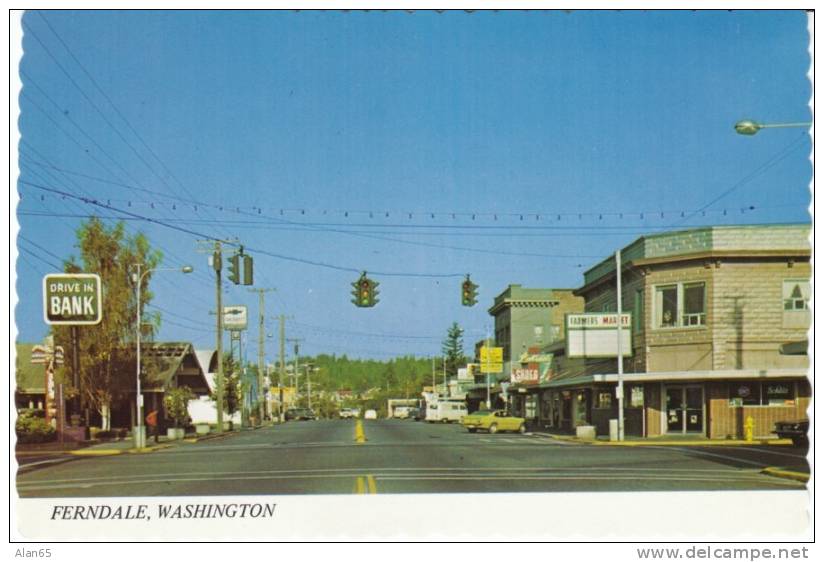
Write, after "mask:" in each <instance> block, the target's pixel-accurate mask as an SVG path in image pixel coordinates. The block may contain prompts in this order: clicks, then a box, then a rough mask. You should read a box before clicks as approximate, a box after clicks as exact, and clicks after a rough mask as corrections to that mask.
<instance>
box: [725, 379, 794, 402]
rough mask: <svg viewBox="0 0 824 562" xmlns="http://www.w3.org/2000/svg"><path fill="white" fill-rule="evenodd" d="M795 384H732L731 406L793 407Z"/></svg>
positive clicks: (783, 382)
mask: <svg viewBox="0 0 824 562" xmlns="http://www.w3.org/2000/svg"><path fill="white" fill-rule="evenodd" d="M794 404H795V384H793V383H792V382H791V381H777V382H763V383H758V382H735V383H730V406H792V405H794Z"/></svg>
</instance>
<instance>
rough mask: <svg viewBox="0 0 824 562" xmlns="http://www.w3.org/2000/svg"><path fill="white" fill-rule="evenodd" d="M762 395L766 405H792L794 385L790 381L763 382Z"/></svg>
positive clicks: (793, 401) (793, 402)
mask: <svg viewBox="0 0 824 562" xmlns="http://www.w3.org/2000/svg"><path fill="white" fill-rule="evenodd" d="M763 387H764V388H763V390H764V392H763V395H764V400H765V402H766V405H767V406H792V405H793V404H795V392H794V390H795V385H794V384H793V383H791V382H783V381H782V382H765V383H763Z"/></svg>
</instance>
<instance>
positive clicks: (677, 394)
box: [667, 386, 684, 433]
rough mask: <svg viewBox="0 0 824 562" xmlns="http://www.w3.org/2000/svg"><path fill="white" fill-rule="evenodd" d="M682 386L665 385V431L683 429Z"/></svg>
mask: <svg viewBox="0 0 824 562" xmlns="http://www.w3.org/2000/svg"><path fill="white" fill-rule="evenodd" d="M683 399H684V388H683V387H681V386H669V387H667V433H683V431H684V402H683Z"/></svg>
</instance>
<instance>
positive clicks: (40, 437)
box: [14, 416, 57, 443]
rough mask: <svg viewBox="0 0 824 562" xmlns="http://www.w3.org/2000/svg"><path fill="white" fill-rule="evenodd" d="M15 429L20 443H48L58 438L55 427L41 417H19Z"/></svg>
mask: <svg viewBox="0 0 824 562" xmlns="http://www.w3.org/2000/svg"><path fill="white" fill-rule="evenodd" d="M14 429H15V431H16V433H17V442H18V443H47V442H49V441H54V440H55V439H56V438H57V432H56V431H55V429H54V428H53V427H52V426H51V425H49V424H48V423H46V420H45V419H43V418H39V417H31V416H23V417H19V418H17V423H16V424H15V427H14Z"/></svg>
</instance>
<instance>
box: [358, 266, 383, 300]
mask: <svg viewBox="0 0 824 562" xmlns="http://www.w3.org/2000/svg"><path fill="white" fill-rule="evenodd" d="M379 284H380V283H378V282H377V281H372V280H371V279H369V278H368V277H367V276H366V272H365V271H364V272H363V274H362V275H361V276H360V279H358V280H357V281H355V282H354V283H352V297H354V298H353V299H352V304H354V305H355V306H359V307H361V308H366V307H370V306H375V305H376V304H378V299H377V296H378V290H377V287H378V285H379Z"/></svg>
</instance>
